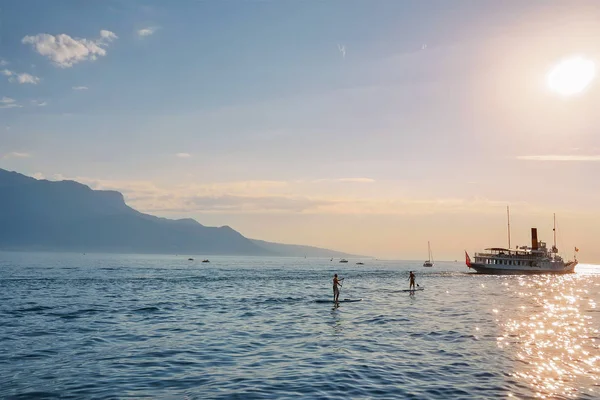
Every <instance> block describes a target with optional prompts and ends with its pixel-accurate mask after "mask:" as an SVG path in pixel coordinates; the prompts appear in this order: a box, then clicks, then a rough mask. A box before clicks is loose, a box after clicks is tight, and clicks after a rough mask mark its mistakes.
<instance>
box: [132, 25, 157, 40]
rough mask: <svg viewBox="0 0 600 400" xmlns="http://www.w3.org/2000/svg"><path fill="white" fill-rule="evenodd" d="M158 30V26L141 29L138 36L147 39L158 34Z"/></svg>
mask: <svg viewBox="0 0 600 400" xmlns="http://www.w3.org/2000/svg"><path fill="white" fill-rule="evenodd" d="M157 30H158V27H156V26H149V27H147V28H143V29H139V30H138V31H137V34H138V36H139V37H146V36H150V35H153V34H154V32H156V31H157Z"/></svg>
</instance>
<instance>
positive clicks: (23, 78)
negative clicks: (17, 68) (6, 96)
mask: <svg viewBox="0 0 600 400" xmlns="http://www.w3.org/2000/svg"><path fill="white" fill-rule="evenodd" d="M17 82H19V83H31V84H32V85H37V84H38V83H40V78H38V77H37V76H33V75H30V74H28V73H22V74H17Z"/></svg>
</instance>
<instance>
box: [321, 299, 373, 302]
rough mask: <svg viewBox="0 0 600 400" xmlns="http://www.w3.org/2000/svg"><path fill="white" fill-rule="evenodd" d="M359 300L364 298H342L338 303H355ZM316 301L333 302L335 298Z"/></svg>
mask: <svg viewBox="0 0 600 400" xmlns="http://www.w3.org/2000/svg"><path fill="white" fill-rule="evenodd" d="M357 301H362V299H341V300H339V301H338V303H355V302H357ZM315 303H333V300H315Z"/></svg>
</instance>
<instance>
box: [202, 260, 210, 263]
mask: <svg viewBox="0 0 600 400" xmlns="http://www.w3.org/2000/svg"><path fill="white" fill-rule="evenodd" d="M202 262H203V263H209V262H210V261H209V260H208V259H206V260H202Z"/></svg>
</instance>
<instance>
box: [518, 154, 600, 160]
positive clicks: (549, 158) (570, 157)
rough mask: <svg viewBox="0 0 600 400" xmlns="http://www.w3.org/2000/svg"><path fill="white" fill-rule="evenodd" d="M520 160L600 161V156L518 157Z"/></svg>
mask: <svg viewBox="0 0 600 400" xmlns="http://www.w3.org/2000/svg"><path fill="white" fill-rule="evenodd" d="M517 159H518V160H527V161H600V155H590V156H584V155H557V154H546V155H537V156H518V157H517Z"/></svg>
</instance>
